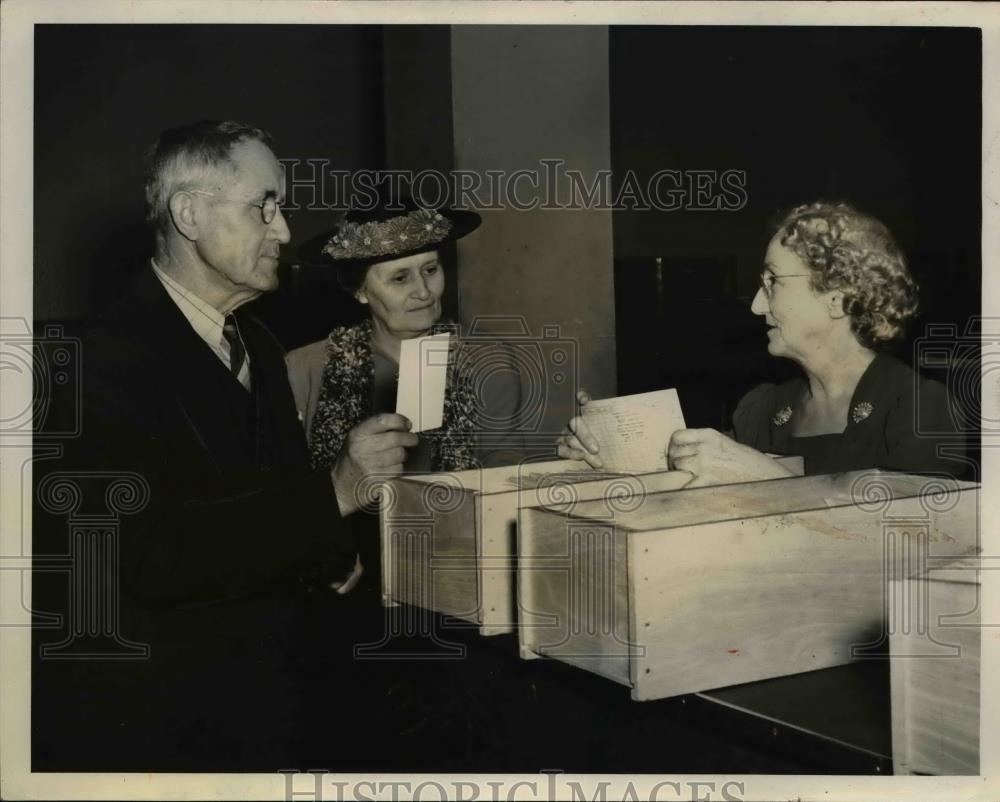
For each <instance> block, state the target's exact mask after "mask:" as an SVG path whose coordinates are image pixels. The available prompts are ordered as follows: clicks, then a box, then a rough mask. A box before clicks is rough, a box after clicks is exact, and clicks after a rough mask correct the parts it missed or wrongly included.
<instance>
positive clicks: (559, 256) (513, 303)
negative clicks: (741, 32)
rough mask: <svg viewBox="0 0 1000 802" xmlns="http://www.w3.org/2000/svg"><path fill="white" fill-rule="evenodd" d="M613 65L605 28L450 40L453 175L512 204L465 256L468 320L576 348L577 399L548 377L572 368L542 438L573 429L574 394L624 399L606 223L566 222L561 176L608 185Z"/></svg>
mask: <svg viewBox="0 0 1000 802" xmlns="http://www.w3.org/2000/svg"><path fill="white" fill-rule="evenodd" d="M608 65H609V60H608V30H607V28H606V27H600V26H586V27H576V26H572V27H558V26H551V27H550V26H537V27H533V26H517V27H514V26H454V27H453V28H452V29H451V81H452V104H453V116H454V142H455V167H456V169H458V170H465V171H470V172H471V173H474V174H476V175H477V176H478V177H479V179H480V187H481V188H480V190H479V195H480V196H484V197H490V196H491V195H494V193H493V192H492V189H493V183H498V184H499V185H500V194H501V195H502V196H503V197H496V196H495V195H494V197H493V200H495V201H497V203H496V206H497V207H498V208H489V209H484V210H483V209H481V213H482V215H483V227H482V228H481V229H480V231H478V232H477V233H476V234H475V235H473V236H471V237H467V238H466V239H464V240H462V241H461V242H460V243H459V246H458V256H459V260H458V261H459V271H458V285H459V306H460V310H461V318H462V322H463V323H464V324H466V325H470V324H471V323H472V322H473V321H474V320H475V319H477V318H481V317H483V316H497V317H500V318H520V319H522V320H523V323H524V324H525V326H526V328H527V329H528V331H529V333H530V335H532V336H534V337H538V338H539V339H541V337H542V334H543V330H547V331H548V332H549V333H550V334H552V333H553V329H557V330H558V337H557V338H556V339H569V340H571V341H572V342H573V343H574V345H575V350H576V352H577V357H576V363H575V364H573V365H572V366H570V367H571V369H572V372H573V373H575V374H576V375H573V376H570V377H569V378H570V381H571V382H572V386H571V387H570V390H571V391H570V392H569V393H566V392H565V389H566V387H567V384H566V382H565V378H566V377H565V376H564V375H561V377H560V380H559V381H558V383H557V382H556V380H555V379H554V378H553V377H552V376H551V375H550V374H552V373H553V372H554V371H556V370H557V371H558V372H559V373H560V374H565V372H566V370H567V365H566V364H565V363H560V364H559V365H558V366H556V367H555V368H553V369H552V370H550V369H549V366H548V365H546V376H545V381H546V382H547V385H546V389H547V390H548V391H549V392H548V393H547V394H546V395H545V396H544V397H543V398H542V399H541V401H540V402H539V403H541V404H543V405H544V410H543V411H544V414H543V415H542V419H543V422H542V424H541V426H542V427H543V429H544V431H545V433H549V432H557V431H559V430H560V429H561V428H562V426H563V425H564V424H565V422H566V420H568V419H569V417H570V416H571V415H572V412H573V410H572V398H573V392H572V387H573V386H576V384H579V385H582V386H584V387H586V388H587V389H589V390H590V391H591V393H592V394H593V395H595V396H596V397H601V396H605V395H611V394H614V392H615V388H616V369H615V320H614V286H613V254H612V239H611V233H612V231H611V211H610V209H609V208H603V209H601V208H559V207H560V205H565V204H567V203H568V202H569V199H570V180H569V179H568V178H567V174H566V171H579V174H580V175H581V176H582V177H583V178H584V179H585V181H586V183H587V185H588V186H590V184H591V183H592V182H593V181H595V180H600V175H601V171H606V173H607V176H608V177H609V178H608V180H610V166H611V155H610V112H609V94H608ZM518 171H526V172H523V173H521V174H520V177H518ZM490 173H494V174H496V175H499V179H495V178H491V177H490ZM491 182H492V183H491ZM512 196H513V197H512ZM512 201H513V203H512ZM577 205H578V206H583V205H585V204H583V203H578V204H577ZM589 205H590V206H591V207H593V206H594V205H595V204H594V203H591V204H589ZM515 206H518V207H521V208H515ZM525 207H530V208H525ZM504 330H505V331H507V332H509V331H510V329H509V328H506V327H505V328H504ZM549 339H550V340H551V339H552V338H551V337H550V338H549ZM542 347H543V349H544V348H548V347H549V346H548V345H547V344H546V343H544V342H543V343H542ZM543 439H544V437H540V438H539V441H541V440H543Z"/></svg>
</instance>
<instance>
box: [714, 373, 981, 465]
mask: <svg viewBox="0 0 1000 802" xmlns="http://www.w3.org/2000/svg"><path fill="white" fill-rule="evenodd" d="M807 392H808V383H807V381H806V379H805V378H804V377H802V378H796V379H792V380H790V381H787V382H784V383H783V384H780V385H774V384H762V385H760V386H758V387H756V388H754V389H753V390H751V391H750V392H749V393H747V394H746V395H745V396H744V397H743V398H742V399H741V400H740V403H739V405H738V406H737V408H736V412H735V413H734V414H733V431H734V434H735V437H736V440H737V441H738V442H740V443H743V444H744V445H748V446H751V447H753V448H755V449H757V450H758V451H765V452H770V453H773V454H789V455H798V456H801V457H803V459H804V460H805V472H806V473H807V474H821V473H836V472H840V471H855V470H864V469H867V468H881V469H885V470H897V471H907V472H910V473H938V474H948V475H951V476H956V477H958V476H965V475H967V474H968V473H969V470H968V469H969V465H968V462H967V460H966V458H965V440H964V435H962V434H960V433H958V432H957V431H956V427H955V423H954V421H953V417H952V416H953V413H954V407H953V405H952V400H951V398H950V396H949V395H948V391H947V389H946V388H945V386H944V385H943V384H941V383H940V382H936V381H932V380H930V379H927V378H924V377H922V376H921V375H920V374H918V373H916V372H915V371H914V370H913V369H911V368H910V367H909V366H908V365H906V364H904V363H903V362H901V361H899V360H898V359H896V358H895V357H893V356H890V355H889V354H878V355H877V356H876V357H875V359H874V360H872V363H871V364H870V365H869V366H868V368H867V370H866V371H865V372H864V374H863V375H862V376H861V380H860V381H859V382H858V386H857V388H856V389H855V391H854V395H853V397H852V398H851V406H850V409H851V412H850V413H849V415H848V422H847V428H845V429H844V431H843V432H840V433H839V434H822V435H815V436H811V437H795V436H794V435H793V434H792V430H793V426H794V415H795V412H796V411H797V410H798V409H800V408H801V403H802V400H803V398H804V397H805V395H806V393H807ZM789 412H790V413H791V414H790V415H789Z"/></svg>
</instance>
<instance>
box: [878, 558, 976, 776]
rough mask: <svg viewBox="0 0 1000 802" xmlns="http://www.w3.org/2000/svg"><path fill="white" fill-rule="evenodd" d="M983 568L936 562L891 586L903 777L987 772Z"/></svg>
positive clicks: (895, 747) (895, 752) (897, 756)
mask: <svg viewBox="0 0 1000 802" xmlns="http://www.w3.org/2000/svg"><path fill="white" fill-rule="evenodd" d="M978 568H979V562H978V560H954V561H945V562H944V563H942V564H938V565H935V561H933V560H932V561H931V562H930V564H929V565H928V566H926V567H924V568H922V569H921V570H919V571H917V572H915V573H914V574H913V575H912V576H909V577H907V578H906V579H894V580H893V581H892V583H891V585H890V593H889V622H890V627H889V647H890V652H891V655H892V660H891V662H890V682H891V687H892V762H893V770H894V772H895V773H896V774H973V775H977V774H979V676H980V671H979V659H980V633H981V629H980V626H979V624H980V615H979V601H980V579H979V571H978Z"/></svg>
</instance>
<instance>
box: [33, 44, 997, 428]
mask: <svg viewBox="0 0 1000 802" xmlns="http://www.w3.org/2000/svg"><path fill="white" fill-rule="evenodd" d="M35 31H36V32H35V90H36V104H35V185H34V199H33V203H34V216H35V242H34V245H35V258H34V288H35V317H36V319H38V320H73V319H78V318H82V317H85V316H87V315H88V314H89V313H90V312H92V311H93V310H94V309H95V308H96V306H97V305H98V304H99V302H100V301H103V300H106V299H108V298H110V297H112V296H113V295H115V294H116V293H117V292H119V291H120V290H121V288H122V287H123V286H124V283H125V281H126V280H127V278H128V275H129V274H130V273H131V272H132V271H134V270H135V269H137V268H138V267H139V266H141V265H142V264H144V262H145V259H146V258H147V257H148V255H149V251H150V238H149V235H148V234H147V232H146V230H145V225H144V223H143V220H142V189H141V174H140V169H141V157H142V153H143V150H144V149H145V147H146V146H147V145H148V144H149V143H150V142H152V141H153V139H154V138H155V137H156V136H157V134H158V133H159V132H160V131H161V130H162V129H163V128H165V127H168V126H170V125H173V124H177V123H181V122H186V121H191V120H194V119H199V118H205V117H213V118H235V119H244V120H247V121H250V122H253V123H255V124H258V125H261V126H263V127H265V128H267V129H269V130H270V131H271V132H272V133H273V134H274V135H275V137H276V140H277V144H278V152H279V156H281V157H282V158H283V159H299V160H300V161H301V162H303V164H300V166H299V167H298V168H297V172H296V173H295V174H294V175H293V176H290V177H292V178H297V179H298V180H300V181H301V180H303V177H304V183H305V184H307V185H308V184H309V183H310V181H309V178H310V176H309V172H308V169H307V168H306V167H305V165H304V160H306V159H328V160H329V161H330V165H331V166H332V167H335V168H337V169H345V170H356V169H359V168H369V169H379V168H384V167H388V168H402V169H419V168H424V167H435V168H438V169H443V170H446V169H449V168H451V167H453V166H455V165H456V164H458V162H459V159H458V157H459V156H461V157H462V158H461V162H462V163H461V164H460V165H459V166H473V167H476V168H489V167H506V168H510V169H513V168H516V167H522V166H523V167H528V168H537V159H538V158H539V157H540V156H554V157H563V158H566V159H568V160H569V161H570V162H574V160H575V162H577V163H576V164H572V163H571V164H570V165H569V166H576V167H581V168H583V169H585V170H587V169H600V168H601V167H602V166H608V165H607V164H602V159H601V158H600V152H601V148H603V147H605V145H603V144H602V142H607V141H608V140H610V144H609V145H608V146H607V147H608V149H609V151H610V167H611V168H612V169H613V171H614V175H615V181H616V182H620V181H621V180H622V177H623V176H624V175H625V174H626V172H627V171H629V170H632V171H634V172H635V174H636V176H637V178H638V179H639V181H640V184H641V183H642V182H643V181H644V180H645V179H647V178H648V177H649V176H650V175H652V174H653V173H654V172H656V171H657V170H661V169H670V168H672V169H677V170H692V169H709V170H718V171H722V170H726V169H738V170H742V171H745V174H746V182H747V198H748V202H747V205H746V206H745V208H742V209H740V210H739V211H674V212H656V211H633V210H627V209H621V210H617V211H615V212H614V213H613V215H611V224H612V228H613V276H612V270H611V265H610V264H609V262H610V260H611V259H612V255H611V254H610V253H609V252H607V251H608V249H605V248H603V247H602V248H600V249H597V248H593V247H590V246H589V245H587V244H586V243H585V242H583V241H581V240H580V239H579V238H578V237H576V236H566V235H564V234H559V235H557V236H554V237H553V238H551V241H549V240H545V241H544V242H543V241H542V240H538V242H535V240H532V239H531V237H529V236H528V233H529V232H528V231H527V229H524V227H523V226H521V227H520V228H519V227H518V226H519V225H520V223H521V222H522V221H521V218H520V217H517V218H515V219H514V222H515V223H517V225H514V226H513V227H509V226H508V227H507V228H505V229H504V230H505V231H506V233H505V234H502V233H501V232H500V231H499V229H496V227H494V228H495V229H496V230H494V231H493V234H494V235H496V236H493V237H492V239H490V238H489V237H486V236H485V235H484V234H483V232H480V233H479V234H477V235H476V236H477V237H478V238H479V240H477V242H480V241H481V243H486V242H487V240H488V241H489V242H490V243H492V244H491V245H490V246H489V248H486V250H485V251H484V248H483V247H480V248H479V252H475V251H476V249H475V248H473V251H474V253H471V254H470V253H466V254H465V256H466V261H469V260H471V259H473V258H474V259H475V262H476V263H475V264H471V263H470V264H468V265H465V266H464V267H463V268H462V269H463V270H464V271H465V273H468V275H472V273H475V271H477V270H478V271H479V272H478V273H476V275H477V278H476V281H475V283H474V284H472V285H469V286H467V287H466V290H465V291H464V292H463V293H462V297H461V299H460V298H459V297H458V295H459V294H458V288H459V284H460V282H461V280H462V275H464V273H463V274H459V275H456V273H455V267H454V261H455V260H456V256H455V254H454V253H449V254H446V258H447V260H448V264H447V266H446V267H447V270H448V274H449V279H450V280H449V296H448V297H447V298H446V310H447V312H448V313H449V314H450V315H452V316H454V317H458V318H461V319H463V320H465V321H468V320H471V319H472V318H474V317H475V316H476V315H477V314H481V313H483V312H489V313H496V312H497V310H498V303H500V298H501V295H502V294H503V293H506V295H503V299H506V300H504V302H503V305H504V308H503V309H501V310H500V311H502V312H504V313H518V312H521V313H524V314H528V315H529V317H530V316H532V315H534V317H538V316H539V315H542V317H545V318H546V320H545V321H542V322H554V323H561V324H562V331H563V333H564V334H569V335H570V336H573V337H576V338H578V340H579V342H580V349H581V352H582V353H581V359H582V362H583V364H584V369H583V370H581V376H582V378H583V379H584V380H585V382H587V383H589V385H590V387H591V389H595V390H596V391H597V392H598V393H599V394H602V395H603V394H610V393H612V392H615V384H616V381H615V380H616V379H617V392H618V393H619V394H625V393H633V392H640V391H643V390H650V389H656V388H661V387H666V386H677V387H679V388H680V389H681V398H682V403H683V404H684V406H685V411H686V413H687V416H688V421H689V423H691V424H694V425H711V426H725V425H726V422H727V419H728V414H729V412H730V411H731V409H732V406H733V405H734V403H735V401H736V400H737V399H738V398H739V397H740V395H742V393H743V392H745V391H746V390H747V389H749V387H751V386H753V385H754V384H756V383H758V382H760V381H762V380H765V379H779V378H782V377H783V376H785V375H787V374H788V373H789V372H791V371H792V370H794V366H793V365H791V364H790V363H788V362H787V361H784V360H775V359H771V358H769V357H768V355H767V353H766V350H765V347H764V335H763V330H762V324H761V323H760V321H759V319H757V318H755V317H754V316H752V315H751V314H750V312H749V309H748V307H749V302H750V298H751V297H752V295H753V293H754V291H755V287H756V280H757V275H758V273H759V271H760V262H761V256H762V253H763V249H764V246H765V244H766V239H767V237H766V221H767V219H768V217H769V216H770V215H771V214H772V213H773V212H774V211H775V210H776V209H778V208H780V207H783V206H787V205H790V204H794V203H798V202H801V201H805V200H809V199H814V198H818V197H843V198H847V199H850V200H852V201H854V202H856V203H857V204H858V205H859V206H861V207H862V208H865V209H868V210H870V211H872V212H873V213H874V214H876V215H877V216H879V217H881V218H882V219H883V220H885V222H886V223H887V224H888V225H889V226H890V228H892V230H893V231H894V232H895V233H896V234H897V236H898V238H899V239H900V241H901V244H902V245H903V247H904V249H905V250H906V251H907V253H908V255H909V256H910V259H911V263H912V267H913V271H914V273H915V274H916V276H917V278H918V280H919V282H920V283H921V285H922V287H923V292H922V299H923V303H924V313H923V315H922V317H921V319H920V320H918V321H917V324H916V325H915V326H914V327H913V329H912V332H911V337H910V340H908V341H907V342H905V343H903V344H902V346H901V351H902V352H903V355H904V356H907V357H908V358H911V357H912V351H913V347H912V346H913V339H914V337H916V336H918V335H920V334H921V333H922V332H923V331H924V330H925V326H926V324H927V323H929V322H935V323H951V324H954V325H955V326H957V328H958V330H959V331H962V330H964V328H965V325H966V323H967V322H968V320H969V318H970V316H973V315H975V314H976V313H978V311H979V308H980V245H979V240H980V219H981V210H980V171H981V152H982V151H981V137H980V124H981V108H980V107H981V100H980V97H981V79H980V70H981V61H980V59H981V55H980V52H981V48H980V34H979V31H978V30H971V29H940V28H936V29H931V28H910V29H907V28H879V29H874V28H824V29H815V28H722V27H713V28H695V27H674V28H668V27H641V28H624V27H616V28H610V29H593V30H586V29H575V30H573V31H568V30H567V29H561V28H558V27H549V28H542V29H527V28H525V29H521V30H518V29H509V30H504V29H496V30H493V31H486V30H477V29H476V28H475V27H470V28H454V29H452V28H449V27H447V26H393V27H386V28H382V27H364V26H329V25H326V26H320V25H316V26H307V25H292V26H254V25H231V26H188V25H172V26H148V25H142V26H140V25H136V26H130V25H90V26H80V25H73V26H54V25H42V26H37V27H36V29H35ZM595 36H597V37H598V38H599V41H598V40H595V38H594V37H595ZM522 40H523V41H522ZM456 42H457V43H458V48H457V50H456ZM605 43H606V45H605ZM529 45H530V46H529ZM560 54H561V55H560ZM573 64H577V65H578V68H577V67H571V66H567V65H573ZM564 89H565V91H563V90H564ZM570 89H572V91H569V90H570ZM501 90H502V91H503V92H507V93H508V95H507V96H504V95H503V94H502V92H501ZM574 115H576V116H574ZM539 120H546V121H547V122H546V123H545V125H544V126H541V127H539V126H538V125H536V124H535V123H538V121H539ZM461 132H464V134H462V136H459V133H461ZM574 132H575V133H574ZM532 137H535V138H537V142H535V141H533V139H532ZM581 148H582V150H581ZM581 153H585V158H584V157H582V156H581V155H580V154H581ZM525 160H527V161H530V162H531V163H530V164H521V163H520V162H522V161H525ZM291 198H292V200H293V201H295V202H298V203H299V204H303V203H306V202H307V201H308V200H309V189H308V187H307V188H306V189H305V190H304V191H300V190H299V189H295V190H294V191H293V193H292V194H291ZM573 214H575V213H573V212H560V213H555V212H545V213H541V215H539V214H537V213H536V214H535V215H534V216H533V217H532V216H531V215H521V216H522V217H524V218H525V220H524V222H525V223H526V224H527V222H528V218H529V217H532V219H534V218H535V217H537V218H539V219H543V220H544V221H545V222H546V223H547V224H548V223H549V222H552V223H554V222H555V221H556V220H557V217H556V215H563V216H566V215H570V216H572V215H573ZM545 215H549V217H546V216H545ZM334 220H335V216H333V215H331V213H329V212H325V211H322V210H314V211H304V210H300V211H298V212H296V215H295V218H294V220H293V223H292V232H293V242H292V244H291V245H290V246H289V247H288V248H286V249H285V253H286V254H288V255H289V257H290V258H291V257H294V253H295V251H296V249H297V247H298V246H299V245H300V244H302V243H304V242H306V241H308V240H309V239H311V238H312V237H315V236H316V235H317V234H319V233H321V232H323V231H325V230H327V229H328V228H329V227H330V226H331V225H332V224H333V222H334ZM529 227H530V226H529ZM592 229H593V230H597V229H595V228H594V226H593V225H591V226H589V227H588V228H587V230H592ZM532 236H533V235H532ZM546 236H548V235H546ZM498 237H499V239H498ZM525 237H527V239H525ZM522 239H523V240H524V242H522V241H521V240H522ZM529 240H531V242H535V244H536V245H538V246H539V248H540V250H539V251H538V253H537V254H536V255H535V257H532V258H530V259H527V261H526V262H525V264H526V265H527V266H528V267H526V268H525V271H524V272H523V274H522V273H517V269H520V268H517V265H516V264H514V263H513V262H511V264H508V262H510V259H509V254H510V253H512V252H513V251H511V250H510V249H511V248H514V249H515V250H516V249H517V248H518V247H520V246H522V245H525V244H526V243H528V241H529ZM471 244H472V245H475V244H476V243H471ZM466 250H468V249H466ZM486 251H488V252H486ZM505 254H506V255H505ZM560 254H561V256H560ZM461 256H462V254H459V257H461ZM541 257H544V258H545V259H550V260H551V259H555V260H556V261H557V262H558V261H559V259H560V258H561V259H562V262H559V264H560V265H562V267H561V268H560V269H559V270H538V269H536V268H537V264H538V262H537V259H538V258H541ZM657 257H659V258H660V259H661V262H660V267H659V270H657V267H656V262H655V259H656V258H657ZM490 260H493V261H490ZM605 260H607V261H605ZM511 265H513V267H512V266H511ZM466 268H468V269H471V270H472V273H469V272H468V270H467V269H466ZM501 268H502V269H501ZM508 268H510V269H513V270H514V273H512V274H510V276H508V273H505V272H503V271H504V270H507V269H508ZM515 268H516V269H515ZM529 268H531V269H529ZM563 268H565V269H563ZM498 271H499V272H498ZM567 271H568V272H567ZM468 275H466V276H465V277H466V279H468ZM566 275H572V276H573V278H574V280H573V281H572V282H566V281H565V276H566ZM517 276H521V278H520V279H518V278H517ZM612 278H613V286H614V289H613V296H614V304H613V306H612V305H611V303H610V302H611V298H610V297H609V296H610V295H611V294H612V289H611V279H612ZM491 282H492V283H491ZM525 282H529V283H530V287H529V286H528V284H525ZM553 282H555V283H553ZM466 283H467V285H468V281H467V282H466ZM522 285H523V286H522ZM491 288H492V289H491ZM528 289H530V292H528V293H527V294H525V290H528ZM501 291H502V293H501ZM497 293H501V295H498V294H497ZM508 296H509V297H508ZM518 299H521V301H523V303H521V302H518V303H514V302H516V301H518ZM508 301H509V302H510V303H508ZM602 304H605V305H606V308H605V306H602ZM257 305H258V312H259V313H260V314H261V315H262V316H263V317H264V318H265V319H266V320H267V321H268V322H269V323H270V324H271V325H272V328H273V329H274V330H275V332H276V334H277V335H278V336H279V338H280V339H281V340H282V341H283V342H284V343H285V345H286V346H288V347H292V346H295V345H299V344H302V343H304V342H308V341H310V340H313V339H317V338H319V337H321V336H323V334H324V333H325V332H326V331H328V330H329V329H330V328H331V327H332V326H333V325H336V324H338V323H341V322H347V321H350V320H352V319H354V318H355V317H356V316H357V315H358V310H357V308H356V307H355V306H354V305H353V304H352V303H351V302H350V301H349V299H346V298H345V297H344V296H343V294H342V293H341V292H340V291H339V290H338V288H337V287H336V284H335V282H334V281H333V276H332V275H331V273H330V272H329V271H327V270H322V269H320V270H316V269H308V268H301V269H299V270H290V269H286V270H285V272H284V275H283V288H282V291H281V292H279V293H276V294H274V295H272V296H269V297H267V298H264V299H261V300H260V301H258V302H257ZM459 306H461V308H459ZM514 306H523V307H524V309H514ZM602 310H603V311H602ZM540 319H541V318H539V320H540ZM601 321H604V322H603V324H602V323H601ZM535 322H537V321H535ZM616 361H617V371H616V368H615V362H616ZM616 373H617V375H616Z"/></svg>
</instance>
